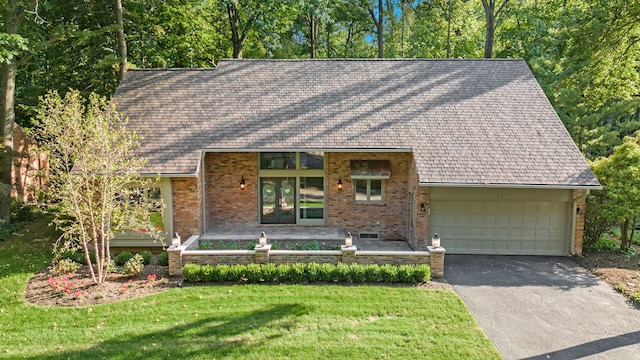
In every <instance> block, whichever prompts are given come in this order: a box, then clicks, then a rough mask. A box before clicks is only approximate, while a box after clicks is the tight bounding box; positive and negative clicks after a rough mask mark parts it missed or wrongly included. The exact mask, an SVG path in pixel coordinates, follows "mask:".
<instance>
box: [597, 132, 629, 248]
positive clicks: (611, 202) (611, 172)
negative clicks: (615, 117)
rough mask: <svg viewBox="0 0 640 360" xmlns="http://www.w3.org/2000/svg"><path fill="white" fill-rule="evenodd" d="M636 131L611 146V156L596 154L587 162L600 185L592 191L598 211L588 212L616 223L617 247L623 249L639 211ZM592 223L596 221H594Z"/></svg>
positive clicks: (627, 246) (625, 246) (627, 244)
mask: <svg viewBox="0 0 640 360" xmlns="http://www.w3.org/2000/svg"><path fill="white" fill-rule="evenodd" d="M639 135H640V134H636V136H635V137H627V138H626V139H625V142H624V143H623V144H622V145H619V146H617V147H616V148H615V150H614V151H613V154H611V156H609V157H608V158H600V159H598V160H596V161H595V162H593V163H592V165H591V167H592V169H593V172H594V173H595V174H596V176H597V177H598V180H599V181H600V183H601V184H602V187H603V190H601V192H600V193H596V196H597V200H598V201H599V213H598V214H592V215H594V216H598V217H601V218H603V220H604V221H609V222H610V223H619V224H620V232H621V238H620V240H621V244H620V249H622V250H623V251H624V250H627V249H628V248H629V246H630V245H631V239H632V237H633V231H634V227H635V219H636V216H637V214H638V213H640V145H639V144H638V142H639V141H640V139H639V138H638V136H639ZM587 215H589V214H587ZM601 222H602V221H601ZM589 223H590V220H589V221H587V225H589ZM593 223H594V225H597V223H596V222H595V221H594V222H593ZM589 231H591V230H590V229H588V230H587V233H589ZM630 231H631V236H629V232H630ZM594 233H597V232H594ZM592 240H597V239H592Z"/></svg>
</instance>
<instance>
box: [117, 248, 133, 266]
mask: <svg viewBox="0 0 640 360" xmlns="http://www.w3.org/2000/svg"><path fill="white" fill-rule="evenodd" d="M132 258H133V254H132V253H130V252H128V251H125V252H122V253H120V255H118V257H116V264H117V265H119V266H122V265H124V264H125V263H126V262H127V261H129V259H132Z"/></svg>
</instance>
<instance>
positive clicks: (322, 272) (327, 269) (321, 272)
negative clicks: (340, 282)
mask: <svg viewBox="0 0 640 360" xmlns="http://www.w3.org/2000/svg"><path fill="white" fill-rule="evenodd" d="M335 273H337V269H336V266H335V265H333V264H322V265H320V269H318V279H319V280H320V281H324V282H330V281H333V279H334V278H335V277H336V276H335Z"/></svg>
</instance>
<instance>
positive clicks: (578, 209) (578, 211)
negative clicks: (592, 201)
mask: <svg viewBox="0 0 640 360" xmlns="http://www.w3.org/2000/svg"><path fill="white" fill-rule="evenodd" d="M576 214H582V209H581V208H580V206H578V207H577V208H576Z"/></svg>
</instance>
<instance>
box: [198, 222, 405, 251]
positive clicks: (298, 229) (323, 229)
mask: <svg viewBox="0 0 640 360" xmlns="http://www.w3.org/2000/svg"><path fill="white" fill-rule="evenodd" d="M263 231H264V233H265V235H267V239H268V241H269V242H271V241H276V240H277V241H287V240H288V241H295V240H298V241H313V240H316V241H326V242H337V243H341V244H343V243H344V237H345V234H346V232H345V229H344V228H342V227H329V226H270V225H237V226H231V225H224V226H216V227H212V228H209V229H208V230H207V231H206V232H205V233H204V234H202V236H200V240H258V237H260V233H261V232H263ZM353 244H354V245H356V247H357V248H358V250H365V251H411V250H412V249H411V247H410V246H409V244H408V243H407V242H406V241H387V240H360V239H358V237H357V236H353Z"/></svg>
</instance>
